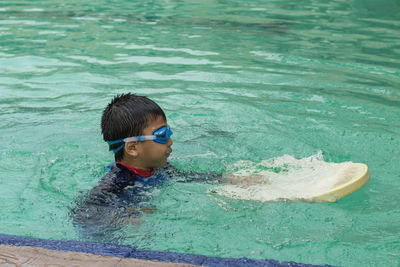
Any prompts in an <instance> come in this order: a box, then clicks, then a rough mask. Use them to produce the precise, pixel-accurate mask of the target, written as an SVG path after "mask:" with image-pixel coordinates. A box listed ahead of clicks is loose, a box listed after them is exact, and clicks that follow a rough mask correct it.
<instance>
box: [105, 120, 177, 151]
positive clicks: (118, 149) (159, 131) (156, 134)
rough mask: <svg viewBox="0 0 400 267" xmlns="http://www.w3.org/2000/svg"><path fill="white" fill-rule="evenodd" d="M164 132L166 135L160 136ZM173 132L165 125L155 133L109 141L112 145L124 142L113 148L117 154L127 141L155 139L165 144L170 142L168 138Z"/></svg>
mask: <svg viewBox="0 0 400 267" xmlns="http://www.w3.org/2000/svg"><path fill="white" fill-rule="evenodd" d="M163 134H165V137H160V136H159V135H163ZM172 134H173V132H172V131H171V128H170V127H169V126H167V127H163V128H161V129H159V130H157V131H155V132H154V133H153V135H143V136H132V137H127V138H124V139H120V140H115V141H109V142H107V143H108V145H110V146H111V145H114V144H118V143H123V144H122V145H120V146H119V147H117V148H116V149H114V150H113V152H114V154H115V153H117V152H118V151H120V150H121V149H122V148H123V147H124V146H125V143H126V142H133V141H138V142H141V141H146V140H154V141H155V142H158V143H161V144H165V143H167V142H168V140H169V138H170V137H171V135H172Z"/></svg>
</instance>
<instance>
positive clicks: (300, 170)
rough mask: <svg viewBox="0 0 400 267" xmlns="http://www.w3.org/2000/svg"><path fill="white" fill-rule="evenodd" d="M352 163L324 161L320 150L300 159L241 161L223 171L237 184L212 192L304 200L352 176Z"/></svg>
mask: <svg viewBox="0 0 400 267" xmlns="http://www.w3.org/2000/svg"><path fill="white" fill-rule="evenodd" d="M353 166H354V164H353V163H352V162H343V163H333V162H325V161H324V159H323V156H322V152H321V151H319V152H318V153H317V154H315V155H312V156H310V157H306V158H302V159H296V158H294V157H293V156H290V155H284V156H281V157H276V158H272V159H268V160H263V161H261V162H259V163H255V162H252V161H245V160H242V161H238V162H236V163H235V164H233V165H232V166H228V171H227V173H231V174H232V175H233V178H234V179H236V180H239V183H238V184H225V185H222V186H218V187H216V188H212V192H213V193H214V192H215V193H217V194H219V195H223V196H227V197H230V198H236V199H243V200H257V201H277V200H282V199H288V200H300V199H301V200H307V199H311V198H312V197H314V196H317V195H320V194H322V193H326V192H329V191H331V190H333V189H334V188H337V187H338V186H340V185H341V184H345V183H346V182H348V181H349V179H351V178H352V177H353V176H354V175H355V173H354V168H352V167H353Z"/></svg>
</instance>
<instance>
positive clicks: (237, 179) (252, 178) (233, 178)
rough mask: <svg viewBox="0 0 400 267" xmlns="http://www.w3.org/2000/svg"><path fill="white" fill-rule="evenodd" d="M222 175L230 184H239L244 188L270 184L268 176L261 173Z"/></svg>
mask: <svg viewBox="0 0 400 267" xmlns="http://www.w3.org/2000/svg"><path fill="white" fill-rule="evenodd" d="M222 177H223V178H224V179H225V180H226V183H228V184H234V185H238V186H240V187H243V188H248V187H249V186H252V185H266V184H270V182H269V180H268V178H266V177H265V176H263V175H261V174H249V175H246V176H237V175H234V174H223V175H222Z"/></svg>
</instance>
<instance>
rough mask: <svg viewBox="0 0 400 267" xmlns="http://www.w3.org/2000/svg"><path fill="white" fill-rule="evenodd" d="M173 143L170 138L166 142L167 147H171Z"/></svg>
mask: <svg viewBox="0 0 400 267" xmlns="http://www.w3.org/2000/svg"><path fill="white" fill-rule="evenodd" d="M173 143H174V141H172V138H170V139H169V140H168V142H167V145H168V146H172V144H173Z"/></svg>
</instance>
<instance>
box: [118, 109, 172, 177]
mask: <svg viewBox="0 0 400 267" xmlns="http://www.w3.org/2000/svg"><path fill="white" fill-rule="evenodd" d="M164 126H167V122H166V121H165V120H164V118H163V117H161V116H160V117H158V118H157V119H155V120H153V121H151V122H150V124H149V125H148V126H147V127H146V128H144V130H143V134H142V135H152V134H153V133H154V132H155V131H156V130H158V129H160V128H161V127H164ZM172 143H173V141H172V139H171V138H170V139H169V140H168V142H167V143H165V144H160V143H157V142H154V141H153V140H148V141H144V142H130V143H127V144H126V150H125V153H127V154H128V155H130V156H131V157H129V158H130V160H129V162H127V163H128V164H130V165H132V166H133V167H136V168H139V169H144V170H149V169H154V168H160V167H163V166H165V165H166V164H167V158H168V157H169V155H170V154H171V152H172V149H171V146H172ZM125 158H126V157H124V159H125ZM131 160H132V161H131Z"/></svg>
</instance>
